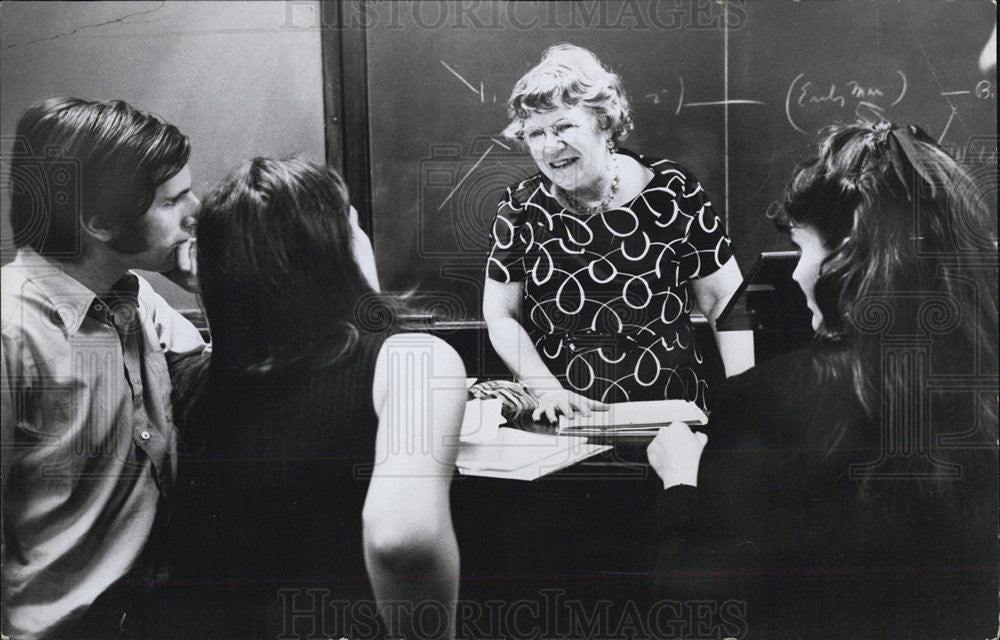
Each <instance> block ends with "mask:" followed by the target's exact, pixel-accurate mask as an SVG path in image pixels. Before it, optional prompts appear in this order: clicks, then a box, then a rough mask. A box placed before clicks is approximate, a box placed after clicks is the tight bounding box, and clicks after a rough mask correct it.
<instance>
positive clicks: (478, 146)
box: [344, 0, 996, 320]
mask: <svg viewBox="0 0 1000 640" xmlns="http://www.w3.org/2000/svg"><path fill="white" fill-rule="evenodd" d="M360 14H361V15H359V16H355V18H359V21H358V24H359V25H363V26H364V27H365V30H366V47H367V52H366V60H367V63H366V69H367V87H366V90H367V99H368V109H369V112H368V116H369V117H368V127H369V129H368V142H369V144H370V158H371V166H370V180H371V192H370V203H369V204H370V206H371V212H372V213H371V219H372V225H373V226H372V231H373V234H372V235H373V241H374V244H375V250H376V254H377V258H378V268H379V271H380V276H381V279H382V282H383V285H384V286H385V288H387V289H393V290H405V289H409V288H413V287H416V288H417V290H418V291H419V292H421V293H423V294H427V297H426V300H427V301H428V302H429V303H431V305H432V306H433V312H434V314H435V315H436V316H438V317H439V318H440V319H442V320H471V319H476V318H478V317H480V311H479V306H480V297H481V286H482V278H483V265H484V262H485V253H486V251H487V249H488V232H489V228H490V224H491V222H492V220H493V216H494V215H495V213H496V206H497V202H498V199H499V197H500V195H501V193H502V190H503V189H504V188H505V187H506V186H507V185H509V184H511V183H513V182H515V181H517V180H519V179H521V178H523V177H526V176H528V175H530V174H531V173H534V172H535V171H536V170H537V169H536V168H535V166H534V163H533V162H532V161H531V159H530V157H529V156H528V155H527V154H526V153H524V152H522V151H520V150H519V149H517V148H516V146H515V145H512V144H511V143H510V142H509V141H506V140H504V139H502V138H500V137H499V133H500V131H501V130H502V129H503V128H504V126H506V124H507V123H508V119H507V116H506V111H505V102H506V98H507V97H508V95H509V93H510V90H511V88H512V87H513V85H514V83H515V82H516V81H517V79H518V78H519V77H520V76H521V75H522V74H523V73H524V72H526V71H527V70H528V69H529V68H531V67H532V66H533V65H534V64H535V63H536V62H537V61H538V59H539V57H540V55H541V53H542V52H543V51H544V50H545V48H546V47H548V46H550V45H552V44H555V43H558V42H571V43H574V44H578V45H580V46H583V47H586V48H588V49H590V50H592V51H593V52H595V53H596V54H597V56H598V57H599V58H600V59H601V60H602V61H603V62H604V63H605V64H607V65H609V66H610V67H611V68H612V69H613V70H615V71H616V72H617V73H619V74H620V75H621V76H622V79H623V81H624V85H625V88H626V90H627V92H628V93H629V95H630V97H631V101H632V105H633V110H634V119H635V131H634V132H633V133H632V135H631V136H630V138H629V139H628V140H627V141H626V143H625V145H624V146H626V147H628V148H631V149H633V150H635V151H638V152H640V153H644V154H648V155H651V156H660V157H667V158H670V159H672V160H675V161H678V162H680V163H681V164H683V165H685V166H687V167H688V168H689V169H690V170H691V171H692V172H693V173H694V174H695V175H696V176H697V177H698V178H699V180H700V181H701V182H702V184H703V186H704V188H705V189H706V191H707V193H708V194H709V196H710V198H711V199H712V201H713V204H714V205H715V207H716V210H717V211H718V212H719V214H720V215H721V216H722V217H723V218H724V219H725V221H726V224H727V228H728V229H729V232H730V235H731V237H732V239H733V242H734V247H735V250H736V255H737V258H738V260H739V261H740V263H741V264H742V265H743V266H744V267H748V266H749V265H750V264H751V263H752V262H753V259H754V257H755V256H756V255H757V254H758V253H759V252H760V251H762V250H767V249H775V248H784V247H786V246H787V244H786V242H787V241H786V240H785V239H784V238H783V237H781V236H780V235H779V234H777V233H776V232H774V231H773V229H772V227H771V225H770V223H769V222H768V221H767V219H766V216H765V211H766V210H767V207H768V205H769V204H770V203H771V202H772V201H774V200H775V199H777V198H778V197H780V194H781V190H782V188H783V187H784V184H785V182H786V181H787V179H788V178H789V176H790V175H791V171H792V169H793V167H794V165H795V163H796V161H798V160H800V159H802V157H803V156H804V155H805V154H806V153H807V152H808V149H809V145H810V144H811V143H812V142H813V141H814V140H815V133H816V131H817V130H818V129H819V128H821V127H822V126H823V125H826V124H829V123H831V122H834V121H837V120H840V121H845V120H851V119H853V118H854V116H855V114H866V115H869V116H870V117H876V118H879V117H884V118H889V119H892V120H895V121H900V122H913V123H917V124H920V125H921V126H923V127H924V128H925V129H926V130H927V131H928V132H929V133H931V135H933V136H934V137H935V138H937V137H941V139H942V142H943V143H945V144H948V145H950V146H951V147H952V148H953V150H955V151H956V153H957V154H958V155H960V156H962V157H963V158H964V159H965V161H967V162H969V163H971V164H973V165H975V166H983V167H987V168H989V167H992V172H993V173H992V179H991V184H992V185H993V188H994V189H995V188H996V186H995V183H996V176H995V172H996V91H995V89H996V83H995V78H993V79H985V78H983V77H982V76H981V75H980V73H979V71H978V67H977V60H978V57H979V51H980V49H981V48H982V46H983V44H984V43H985V42H986V40H987V38H988V36H989V32H990V30H991V28H992V25H993V24H994V23H995V19H996V13H995V7H994V5H992V4H991V3H989V2H985V1H984V2H963V3H955V2H939V1H937V0H928V1H926V2H914V1H911V2H905V3H900V2H897V1H896V0H885V1H874V2H871V1H864V2H860V1H846V0H845V1H843V2H787V1H785V0H780V1H778V0H775V1H773V2H767V1H763V2H759V1H758V2H753V3H746V2H726V3H721V2H716V1H714V0H692V1H691V2H677V1H672V2H644V3H643V2H639V3H637V2H582V3H507V2H498V3H491V2H480V3H436V2H435V3H370V4H363V5H360ZM344 90H345V91H349V90H350V88H349V87H345V88H344ZM346 144H350V140H347V141H346ZM991 163H992V164H991Z"/></svg>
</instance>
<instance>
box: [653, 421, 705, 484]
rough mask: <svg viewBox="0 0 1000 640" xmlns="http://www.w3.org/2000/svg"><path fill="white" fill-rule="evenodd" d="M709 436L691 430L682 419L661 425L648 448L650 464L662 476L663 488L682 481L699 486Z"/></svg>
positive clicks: (682, 482)
mask: <svg viewBox="0 0 1000 640" xmlns="http://www.w3.org/2000/svg"><path fill="white" fill-rule="evenodd" d="M706 442H708V436H706V435H705V434H704V433H701V432H700V431H691V427H689V426H687V425H686V424H685V423H683V422H674V423H673V424H671V425H670V426H669V427H663V428H662V429H660V430H659V431H658V432H657V434H656V437H655V438H653V441H652V442H650V443H649V447H648V448H647V449H646V455H648V456H649V464H650V465H651V466H652V467H653V470H654V471H656V475H658V476H660V479H661V480H663V488H664V489H669V488H670V487H675V486H677V485H679V484H688V485H691V486H692V487H697V486H698V464H699V463H700V462H701V452H702V450H703V449H704V448H705V443H706Z"/></svg>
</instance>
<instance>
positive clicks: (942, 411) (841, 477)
mask: <svg viewBox="0 0 1000 640" xmlns="http://www.w3.org/2000/svg"><path fill="white" fill-rule="evenodd" d="M812 357H813V355H812V353H811V352H810V351H808V350H807V351H800V352H795V353H793V354H790V355H788V356H785V357H782V358H778V359H775V360H772V361H769V362H767V363H764V364H762V365H759V366H757V367H755V368H754V369H751V370H750V371H748V372H746V373H744V374H742V375H740V376H737V377H735V378H732V379H731V380H730V381H729V384H728V385H726V388H725V389H723V390H722V391H721V393H720V395H719V397H718V404H717V405H716V409H715V411H714V412H713V413H712V416H711V420H710V422H709V424H708V425H707V427H706V429H705V431H706V433H707V434H708V436H709V440H708V445H707V447H706V449H705V451H704V452H703V455H702V459H701V464H700V467H699V474H698V487H697V488H694V487H690V486H683V485H682V486H678V487H674V488H672V489H669V490H667V491H665V492H664V493H663V494H662V496H661V500H660V504H659V505H658V509H659V514H658V520H657V521H658V522H660V523H662V529H661V530H660V531H659V534H658V551H657V555H656V560H655V562H654V567H655V572H656V574H655V581H654V597H655V598H657V599H663V598H666V599H677V600H710V601H714V602H717V603H729V604H730V606H733V607H737V609H734V610H738V611H739V615H734V614H733V611H734V610H733V609H731V610H730V611H729V616H728V619H729V621H730V622H729V628H728V629H727V630H726V633H728V634H730V635H735V636H739V637H750V638H778V637H801V638H844V637H862V638H924V637H926V638H943V637H949V638H951V637H959V638H964V637H976V638H985V637H992V636H993V635H995V634H996V630H997V615H998V611H997V593H998V591H997V589H998V585H997V566H998V557H997V518H998V510H997V495H998V486H997V484H998V481H997V449H996V446H995V443H990V442H980V443H979V444H978V445H976V444H973V445H970V446H966V447H964V448H962V449H958V450H956V451H955V455H953V456H952V459H953V460H954V459H958V460H960V461H961V475H960V477H958V478H957V479H955V480H954V481H952V482H950V483H946V484H947V488H946V489H945V490H944V491H941V490H940V488H939V487H937V486H935V484H934V483H933V482H931V481H930V480H928V479H927V478H926V475H924V476H923V478H920V477H916V478H909V479H889V480H885V479H883V480H869V481H868V483H867V484H866V483H865V481H864V477H865V473H866V471H865V469H866V466H865V465H867V464H868V463H872V462H876V461H879V460H880V459H881V458H882V455H881V454H882V453H883V451H882V449H881V445H880V442H881V441H880V437H881V436H882V435H883V434H880V433H879V431H880V429H878V428H875V427H872V426H871V425H870V423H869V422H868V421H867V420H866V418H865V417H864V413H863V411H862V410H861V407H860V404H859V403H858V402H856V401H855V400H854V397H855V396H854V395H853V393H852V390H851V389H850V387H849V385H848V384H832V383H823V384H820V382H819V379H818V376H817V374H816V373H815V369H814V368H813V366H812V365H811V359H812ZM938 395H939V397H937V398H934V399H933V402H932V403H931V404H930V405H928V407H929V408H930V411H929V412H928V413H927V414H926V416H924V419H927V420H935V421H936V422H937V424H936V425H935V427H934V430H935V432H939V433H944V432H952V433H955V434H959V433H962V432H966V431H967V429H968V427H969V425H970V424H974V420H975V419H976V418H975V412H974V410H973V408H972V406H971V404H970V403H969V398H970V397H971V396H970V395H969V394H965V393H962V392H960V391H955V392H952V393H951V394H948V393H942V394H938ZM841 421H844V422H845V423H846V424H848V425H849V427H850V428H849V429H848V431H847V435H845V436H844V439H843V440H842V441H841V442H840V444H839V446H838V447H837V449H836V451H835V453H833V454H830V455H827V453H826V452H827V450H828V449H827V447H828V445H829V443H830V440H831V437H833V435H832V434H834V432H835V429H836V428H837V426H838V425H839V424H841ZM913 455H914V458H913V462H914V464H913V465H911V466H910V469H911V470H912V471H914V472H915V473H917V474H918V475H919V474H927V473H933V472H935V471H940V470H941V467H939V465H938V464H937V463H935V462H934V461H933V460H932V458H933V456H928V455H927V454H926V452H921V451H919V450H917V449H916V448H915V449H914V451H913ZM918 458H920V459H918ZM876 468H877V467H876ZM734 621H735V622H734Z"/></svg>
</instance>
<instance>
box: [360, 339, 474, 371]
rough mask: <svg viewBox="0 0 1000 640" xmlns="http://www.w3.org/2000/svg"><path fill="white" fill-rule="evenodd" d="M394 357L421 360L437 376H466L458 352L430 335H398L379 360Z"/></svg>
mask: <svg viewBox="0 0 1000 640" xmlns="http://www.w3.org/2000/svg"><path fill="white" fill-rule="evenodd" d="M393 357H406V358H420V359H422V361H424V362H426V363H427V364H428V365H429V366H430V370H431V371H432V372H433V373H434V374H435V375H447V374H449V373H454V374H456V375H461V376H463V377H464V376H465V366H464V365H463V364H462V358H461V357H460V356H459V355H458V352H457V351H455V349H454V348H452V346H451V345H449V344H448V343H447V342H445V341H444V340H442V339H441V338H438V337H436V336H432V335H430V334H428V333H397V334H396V335H394V336H391V337H390V338H388V339H387V340H386V341H385V343H383V344H382V348H381V349H380V350H379V354H378V360H379V362H384V361H385V360H387V359H391V358H393Z"/></svg>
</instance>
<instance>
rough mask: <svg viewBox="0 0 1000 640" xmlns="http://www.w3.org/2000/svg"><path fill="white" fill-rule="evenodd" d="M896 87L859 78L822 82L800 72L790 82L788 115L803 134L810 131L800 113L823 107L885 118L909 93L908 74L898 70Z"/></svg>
mask: <svg viewBox="0 0 1000 640" xmlns="http://www.w3.org/2000/svg"><path fill="white" fill-rule="evenodd" d="M896 74H897V83H896V86H888V85H878V84H873V83H864V82H861V81H859V80H856V79H853V78H852V79H847V80H845V81H843V82H839V83H838V82H820V81H817V80H813V79H811V78H810V77H809V76H808V75H807V74H806V73H800V74H798V75H797V76H795V78H794V79H793V80H792V81H791V83H790V84H789V85H788V91H787V92H786V94H785V116H786V117H787V119H788V124H790V125H792V128H793V129H795V130H796V131H798V132H800V133H808V131H807V130H806V129H803V128H802V127H800V126H799V125H798V124H797V122H796V118H797V116H798V115H799V114H801V113H804V112H807V111H809V110H815V109H817V108H823V107H834V108H837V109H852V110H853V111H854V112H855V113H856V114H857V115H859V116H861V115H863V116H867V117H876V118H879V119H882V118H884V115H883V112H884V110H885V108H886V106H894V105H897V104H899V103H900V101H902V99H903V98H904V97H905V96H906V90H907V88H908V86H909V83H908V82H907V79H906V74H905V73H903V72H902V71H899V70H897V71H896Z"/></svg>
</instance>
